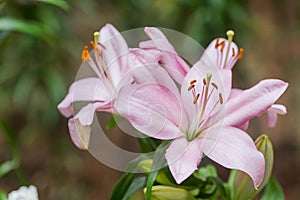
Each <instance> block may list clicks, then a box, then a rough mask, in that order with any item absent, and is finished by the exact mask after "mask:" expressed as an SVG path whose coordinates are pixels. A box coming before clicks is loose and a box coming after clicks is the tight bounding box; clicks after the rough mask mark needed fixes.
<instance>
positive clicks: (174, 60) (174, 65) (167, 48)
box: [142, 27, 190, 84]
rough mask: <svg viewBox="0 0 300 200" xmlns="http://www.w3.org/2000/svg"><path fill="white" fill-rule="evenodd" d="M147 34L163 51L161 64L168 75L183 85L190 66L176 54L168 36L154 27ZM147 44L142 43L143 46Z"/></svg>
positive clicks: (146, 29)
mask: <svg viewBox="0 0 300 200" xmlns="http://www.w3.org/2000/svg"><path fill="white" fill-rule="evenodd" d="M145 33H146V34H147V35H148V36H149V37H150V38H151V40H152V42H153V44H154V45H155V46H156V48H157V49H158V50H160V51H161V54H162V58H161V62H162V63H163V65H164V67H165V68H166V70H167V71H168V73H169V74H170V75H171V76H172V77H173V78H174V79H175V80H176V81H177V82H178V83H179V84H181V83H182V81H183V79H184V76H185V75H186V74H187V72H188V71H189V69H190V67H189V66H188V64H187V63H186V62H185V61H184V60H183V59H182V58H181V57H180V56H179V55H178V54H177V53H176V51H175V49H174V47H173V46H172V45H171V43H170V42H169V41H168V39H167V38H166V36H165V35H164V34H163V33H162V32H161V31H160V30H159V29H158V28H154V27H146V28H145ZM153 44H152V43H149V42H148V43H146V46H147V45H148V46H149V45H150V46H153ZM143 45H144V46H145V43H144V44H143V43H142V46H143Z"/></svg>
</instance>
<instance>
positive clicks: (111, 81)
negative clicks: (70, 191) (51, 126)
mask: <svg viewBox="0 0 300 200" xmlns="http://www.w3.org/2000/svg"><path fill="white" fill-rule="evenodd" d="M94 37H95V40H94V41H92V42H91V46H92V48H93V51H92V52H91V54H90V53H89V51H88V47H87V46H85V48H84V50H83V52H82V60H83V62H84V64H86V65H88V67H91V69H92V70H93V71H94V73H95V74H96V77H89V78H83V79H81V80H78V81H76V82H74V83H73V84H72V85H71V86H70V88H69V92H68V94H67V96H66V97H65V98H64V99H63V100H62V102H61V103H60V104H59V105H58V109H59V111H60V112H61V113H62V115H64V116H65V117H67V118H69V117H71V116H73V115H75V116H74V117H71V118H70V119H69V122H68V127H69V131H70V135H71V138H72V140H73V142H74V144H75V145H76V146H77V147H78V148H80V149H85V150H86V149H87V148H88V144H89V138H90V125H91V124H92V122H93V119H94V113H95V112H96V111H106V112H112V111H113V110H114V109H113V107H112V105H113V101H114V98H115V96H116V94H117V93H118V90H119V89H120V88H121V87H122V86H123V85H126V84H130V83H131V81H132V79H131V77H130V76H125V74H126V73H127V72H128V70H129V67H128V61H127V54H128V46H127V43H126V41H125V39H124V38H123V37H122V35H121V34H120V33H119V31H118V30H117V29H116V28H115V27H114V26H112V25H111V24H106V25H105V26H104V27H103V28H101V30H100V32H96V33H95V34H94ZM75 102H91V103H88V104H87V105H86V106H83V107H82V108H81V109H80V110H79V112H77V113H76V114H75V113H74V111H73V104H74V103H75Z"/></svg>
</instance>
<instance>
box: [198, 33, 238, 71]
mask: <svg viewBox="0 0 300 200" xmlns="http://www.w3.org/2000/svg"><path fill="white" fill-rule="evenodd" d="M229 45H230V46H229ZM228 48H229V51H228ZM227 51H228V55H227V60H226V54H227ZM238 54H239V49H238V47H237V45H236V44H235V43H234V42H231V43H230V44H229V42H228V40H227V39H224V38H217V39H215V40H213V41H212V42H211V43H210V44H209V45H208V47H207V48H206V49H205V51H204V53H203V56H202V57H203V58H204V61H205V62H208V63H210V62H211V61H213V62H214V65H215V66H216V67H218V68H219V69H232V68H233V66H234V64H235V63H236V61H237V60H238ZM225 60H226V63H225Z"/></svg>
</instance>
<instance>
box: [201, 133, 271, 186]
mask: <svg viewBox="0 0 300 200" xmlns="http://www.w3.org/2000/svg"><path fill="white" fill-rule="evenodd" d="M220 131H221V132H220ZM203 137H204V139H203V141H202V151H203V153H204V154H205V155H207V156H208V157H209V158H210V159H212V160H213V161H215V162H217V163H219V164H220V165H222V166H224V167H226V168H229V169H238V170H241V171H243V172H245V173H247V174H248V175H249V176H250V177H251V179H252V180H253V183H254V186H255V188H257V187H258V186H259V184H260V183H261V182H262V179H263V177H264V171H265V160H264V156H263V154H262V153H261V152H259V151H258V150H257V149H256V146H255V144H254V142H253V140H252V139H251V138H250V136H249V135H248V134H247V133H245V132H244V131H242V130H240V129H238V128H234V127H224V128H223V129H221V128H220V127H216V128H212V129H210V130H208V132H207V133H206V134H203Z"/></svg>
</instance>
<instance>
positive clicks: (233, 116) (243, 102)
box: [224, 79, 288, 127]
mask: <svg viewBox="0 0 300 200" xmlns="http://www.w3.org/2000/svg"><path fill="white" fill-rule="evenodd" d="M287 87H288V83H285V82H283V81H281V80H277V79H267V80H263V81H261V82H259V83H258V84H257V85H255V86H254V87H252V88H250V89H247V90H244V91H243V92H242V93H240V94H239V95H237V96H236V97H234V98H231V99H229V100H228V102H227V103H226V105H225V106H226V113H227V114H226V117H225V121H224V123H225V124H226V125H230V126H235V127H239V126H241V125H242V124H244V123H246V122H247V121H249V120H250V119H252V118H254V117H257V116H260V115H261V114H263V113H264V112H266V111H267V110H268V109H269V108H270V107H271V106H272V105H273V104H274V102H275V101H276V100H277V99H278V98H279V97H280V96H281V95H282V94H283V93H284V91H285V90H286V89H287Z"/></svg>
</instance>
